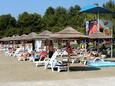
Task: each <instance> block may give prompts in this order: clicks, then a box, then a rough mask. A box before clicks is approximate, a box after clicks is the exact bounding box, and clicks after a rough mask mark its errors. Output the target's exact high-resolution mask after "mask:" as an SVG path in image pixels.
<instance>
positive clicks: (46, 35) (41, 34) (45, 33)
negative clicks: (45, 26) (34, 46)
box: [36, 30, 53, 39]
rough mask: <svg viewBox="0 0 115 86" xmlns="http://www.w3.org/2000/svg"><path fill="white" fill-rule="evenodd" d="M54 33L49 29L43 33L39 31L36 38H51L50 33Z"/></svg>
mask: <svg viewBox="0 0 115 86" xmlns="http://www.w3.org/2000/svg"><path fill="white" fill-rule="evenodd" d="M52 34H53V33H52V32H50V31H48V30H45V31H42V32H41V33H39V34H38V35H37V36H36V38H37V39H50V35H52Z"/></svg>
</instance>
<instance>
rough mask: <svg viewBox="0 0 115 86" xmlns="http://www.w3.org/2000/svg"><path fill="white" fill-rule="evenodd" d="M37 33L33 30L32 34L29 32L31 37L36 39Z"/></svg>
mask: <svg viewBox="0 0 115 86" xmlns="http://www.w3.org/2000/svg"><path fill="white" fill-rule="evenodd" d="M37 35H38V34H37V33H35V32H31V33H30V34H28V36H29V37H31V38H32V39H35V38H36V37H37Z"/></svg>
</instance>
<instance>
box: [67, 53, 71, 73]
mask: <svg viewBox="0 0 115 86" xmlns="http://www.w3.org/2000/svg"><path fill="white" fill-rule="evenodd" d="M70 58H71V56H70V54H69V53H68V64H67V66H68V67H67V71H68V72H69V71H70V69H69V67H70Z"/></svg>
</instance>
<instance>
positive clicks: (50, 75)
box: [0, 52, 115, 86]
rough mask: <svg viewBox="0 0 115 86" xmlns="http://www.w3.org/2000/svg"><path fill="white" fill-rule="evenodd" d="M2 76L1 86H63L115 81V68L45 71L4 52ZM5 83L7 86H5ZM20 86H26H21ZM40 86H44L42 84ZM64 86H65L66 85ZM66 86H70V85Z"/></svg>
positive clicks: (0, 62) (0, 54) (77, 67)
mask: <svg viewBox="0 0 115 86" xmlns="http://www.w3.org/2000/svg"><path fill="white" fill-rule="evenodd" d="M0 76H1V78H0V84H1V85H0V86H10V85H7V84H8V83H9V84H11V85H12V83H13V82H14V83H15V82H17V83H20V84H21V83H22V84H23V82H25V83H30V82H32V83H34V82H36V83H37V84H40V83H42V82H44V83H48V82H52V83H54V84H55V82H59V83H60V84H61V82H62V81H64V80H65V81H67V82H68V81H69V82H70V83H74V82H75V81H76V82H79V80H83V81H87V80H88V81H89V80H90V81H92V79H95V80H99V79H98V78H100V80H108V79H112V80H115V77H113V76H115V67H108V68H101V69H99V68H97V69H96V68H88V67H84V66H82V65H81V64H74V65H72V66H71V67H70V71H69V72H67V71H62V72H52V71H51V69H47V70H44V67H43V66H41V67H36V66H35V64H34V63H32V62H28V61H17V59H16V58H14V57H8V56H5V55H4V53H3V52H0ZM103 78H104V79H103ZM102 82H103V81H102ZM105 82H106V81H105ZM3 83H6V84H4V85H3ZM59 83H57V84H58V85H55V86H59ZM14 86H15V85H14ZM16 86H17V85H16ZM19 86H25V85H19ZM28 86H29V85H28ZM31 86H36V85H31ZM39 86H43V85H42V84H41V85H39ZM47 86H54V85H51V84H49V85H47ZM62 86H64V84H63V85H62ZM66 86H70V85H69V84H68V85H66ZM73 86H77V85H73ZM79 86H82V85H79ZM83 86H87V85H83ZM88 86H89V85H88ZM94 86H95V85H94ZM100 86H101V85H100ZM105 86H107V85H105ZM114 86H115V85H114Z"/></svg>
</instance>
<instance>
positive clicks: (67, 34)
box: [51, 26, 88, 70]
mask: <svg viewBox="0 0 115 86" xmlns="http://www.w3.org/2000/svg"><path fill="white" fill-rule="evenodd" d="M51 37H52V38H53V39H61V40H73V39H74V40H75V39H81V38H88V36H85V35H83V34H82V33H80V32H78V31H77V30H75V29H74V28H72V27H69V26H68V27H66V28H65V29H64V30H62V31H60V32H57V33H55V34H52V35H51ZM66 44H69V42H68V43H67V42H66ZM70 58H71V56H70V54H69V53H68V70H69V66H70V62H69V61H70Z"/></svg>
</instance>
